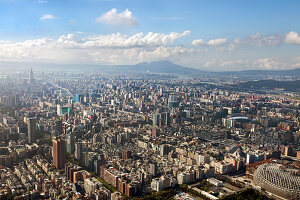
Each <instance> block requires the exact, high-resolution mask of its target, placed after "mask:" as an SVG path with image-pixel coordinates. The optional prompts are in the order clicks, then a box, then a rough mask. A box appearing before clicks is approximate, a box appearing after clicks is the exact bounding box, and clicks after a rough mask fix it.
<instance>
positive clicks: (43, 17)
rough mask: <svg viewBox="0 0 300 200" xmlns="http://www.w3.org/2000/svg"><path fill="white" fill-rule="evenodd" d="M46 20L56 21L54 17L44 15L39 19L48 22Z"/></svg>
mask: <svg viewBox="0 0 300 200" xmlns="http://www.w3.org/2000/svg"><path fill="white" fill-rule="evenodd" d="M48 19H56V17H55V16H54V15H50V14H45V15H43V16H42V17H41V18H40V20H48Z"/></svg>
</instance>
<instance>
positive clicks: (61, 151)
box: [52, 137, 66, 169]
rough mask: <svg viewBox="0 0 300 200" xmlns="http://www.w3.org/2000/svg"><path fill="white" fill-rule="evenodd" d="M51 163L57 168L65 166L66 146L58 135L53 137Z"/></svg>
mask: <svg viewBox="0 0 300 200" xmlns="http://www.w3.org/2000/svg"><path fill="white" fill-rule="evenodd" d="M52 143H53V165H54V166H55V167H56V168H57V169H64V168H65V154H66V146H65V141H64V140H63V139H62V138H60V137H53V140H52Z"/></svg>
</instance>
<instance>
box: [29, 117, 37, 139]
mask: <svg viewBox="0 0 300 200" xmlns="http://www.w3.org/2000/svg"><path fill="white" fill-rule="evenodd" d="M27 127H28V143H29V144H32V143H35V142H36V120H35V119H33V118H30V119H28V121H27Z"/></svg>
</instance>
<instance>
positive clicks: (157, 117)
mask: <svg viewBox="0 0 300 200" xmlns="http://www.w3.org/2000/svg"><path fill="white" fill-rule="evenodd" d="M152 122H153V126H159V124H160V123H159V122H160V114H159V113H154V114H153V120H152Z"/></svg>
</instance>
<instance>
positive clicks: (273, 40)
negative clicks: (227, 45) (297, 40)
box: [241, 33, 283, 47]
mask: <svg viewBox="0 0 300 200" xmlns="http://www.w3.org/2000/svg"><path fill="white" fill-rule="evenodd" d="M282 39H283V37H282V36H281V35H279V34H275V35H262V34H261V33H256V34H254V35H250V36H249V37H248V38H246V39H243V40H242V41H241V43H242V44H244V45H252V46H258V47H265V46H278V45H279V44H280V43H281V42H282Z"/></svg>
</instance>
